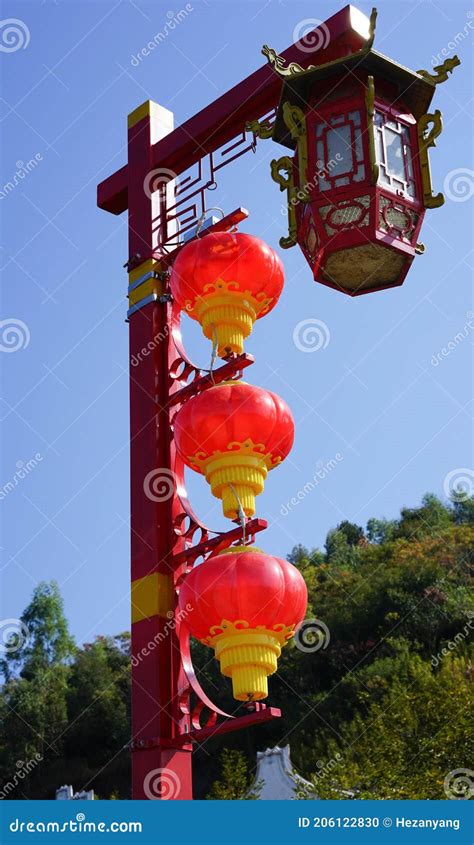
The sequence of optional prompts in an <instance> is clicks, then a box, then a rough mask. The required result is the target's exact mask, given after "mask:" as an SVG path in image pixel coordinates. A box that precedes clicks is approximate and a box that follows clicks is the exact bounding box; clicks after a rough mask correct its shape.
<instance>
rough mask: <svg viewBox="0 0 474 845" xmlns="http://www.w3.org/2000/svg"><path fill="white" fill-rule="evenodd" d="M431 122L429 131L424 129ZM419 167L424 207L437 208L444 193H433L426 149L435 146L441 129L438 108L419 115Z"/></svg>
mask: <svg viewBox="0 0 474 845" xmlns="http://www.w3.org/2000/svg"><path fill="white" fill-rule="evenodd" d="M430 124H432V128H431V130H430V131H429V132H427V131H426V130H427V129H428V126H429V125H430ZM417 131H418V143H419V149H420V152H419V155H420V168H421V182H422V186H423V204H424V206H425V208H439V207H440V205H443V203H444V194H442V193H441V192H440V193H438V194H433V184H432V181H431V168H430V159H429V155H428V150H429V149H430V147H435V146H436V138H438V137H439V135H441V132H442V131H443V119H442V115H441V112H440V110H439V109H436V111H435V112H434V113H433V114H424V115H422V117H420V119H419V121H418V126H417Z"/></svg>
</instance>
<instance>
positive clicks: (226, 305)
mask: <svg viewBox="0 0 474 845" xmlns="http://www.w3.org/2000/svg"><path fill="white" fill-rule="evenodd" d="M236 286H237V283H236V282H224V281H223V279H217V281H216V282H214V283H213V284H209V285H207V291H206V293H205V294H204V295H203V296H198V298H197V299H196V301H195V302H194V303H191V302H187V303H186V310H187V311H188V313H189V315H190V316H191V317H194V318H195V319H196V320H197V321H198V323H200V324H201V328H202V331H203V334H204V336H205V337H207V338H208V339H209V340H211V341H213V342H214V341H215V342H216V343H217V354H218V355H219V357H220V358H227V357H228V356H229V355H231V354H232V353H234V354H236V355H241V354H242V352H243V351H244V340H245V338H246V337H248V336H249V334H250V333H251V331H252V329H253V325H254V323H255V320H256V319H257V317H262V316H263V314H265V313H266V312H267V311H268V309H269V308H270V305H271V303H272V298H271V297H268V296H265V294H264V293H261V294H258V297H255V296H252V294H251V293H250V292H249V291H246V292H244V293H242V292H241V291H239V290H236Z"/></svg>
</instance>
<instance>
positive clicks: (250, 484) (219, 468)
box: [187, 438, 281, 519]
mask: <svg viewBox="0 0 474 845" xmlns="http://www.w3.org/2000/svg"><path fill="white" fill-rule="evenodd" d="M227 449H228V451H227V452H219V451H216V452H213V453H212V454H211V455H208V454H206V453H205V452H203V451H200V452H196V454H195V455H192V456H188V458H187V462H188V464H189V465H190V466H191V468H192V469H195V470H197V472H201V473H202V474H203V475H204V476H205V477H206V481H207V482H208V483H209V484H210V486H211V492H212V494H213V496H215V497H216V499H221V500H222V510H223V513H224V516H227V517H228V518H229V519H236V518H237V517H238V515H239V511H240V507H241V508H242V510H243V511H244V513H245V515H246V516H248V517H250V516H253V515H254V513H255V497H256V496H258V495H259V494H260V493H262V492H263V489H264V486H265V479H266V477H267V475H268V471H269V470H270V469H273V468H274V467H276V466H277V465H278V464H279V463H281V458H280V457H276V458H274V457H273V456H272V455H271V454H269V453H268V452H265V446H264V445H263V443H254V442H253V440H251V439H250V438H248V439H247V440H245V441H243V442H242V443H240V442H239V441H233V442H232V443H229V444H228V446H227ZM239 504H240V507H239Z"/></svg>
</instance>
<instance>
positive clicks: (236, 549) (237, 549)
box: [216, 545, 266, 557]
mask: <svg viewBox="0 0 474 845" xmlns="http://www.w3.org/2000/svg"><path fill="white" fill-rule="evenodd" d="M243 552H245V553H246V552H252V554H260V555H264V554H266V552H264V551H263V549H259V548H258V546H242V545H241V546H227V547H226V548H225V549H221V550H220V552H217V554H216V557H217V555H229V554H242V553H243Z"/></svg>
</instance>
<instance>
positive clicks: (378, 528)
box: [367, 518, 398, 545]
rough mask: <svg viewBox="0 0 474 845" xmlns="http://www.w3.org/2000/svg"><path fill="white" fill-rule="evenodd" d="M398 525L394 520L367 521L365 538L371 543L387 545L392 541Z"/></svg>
mask: <svg viewBox="0 0 474 845" xmlns="http://www.w3.org/2000/svg"><path fill="white" fill-rule="evenodd" d="M397 526H398V523H397V521H396V520H395V519H375V518H374V519H369V521H368V523H367V538H368V540H369V541H370V542H371V543H377V544H378V545H380V544H382V543H388V542H389V541H390V540H393V538H394V536H395V533H396V530H397Z"/></svg>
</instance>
